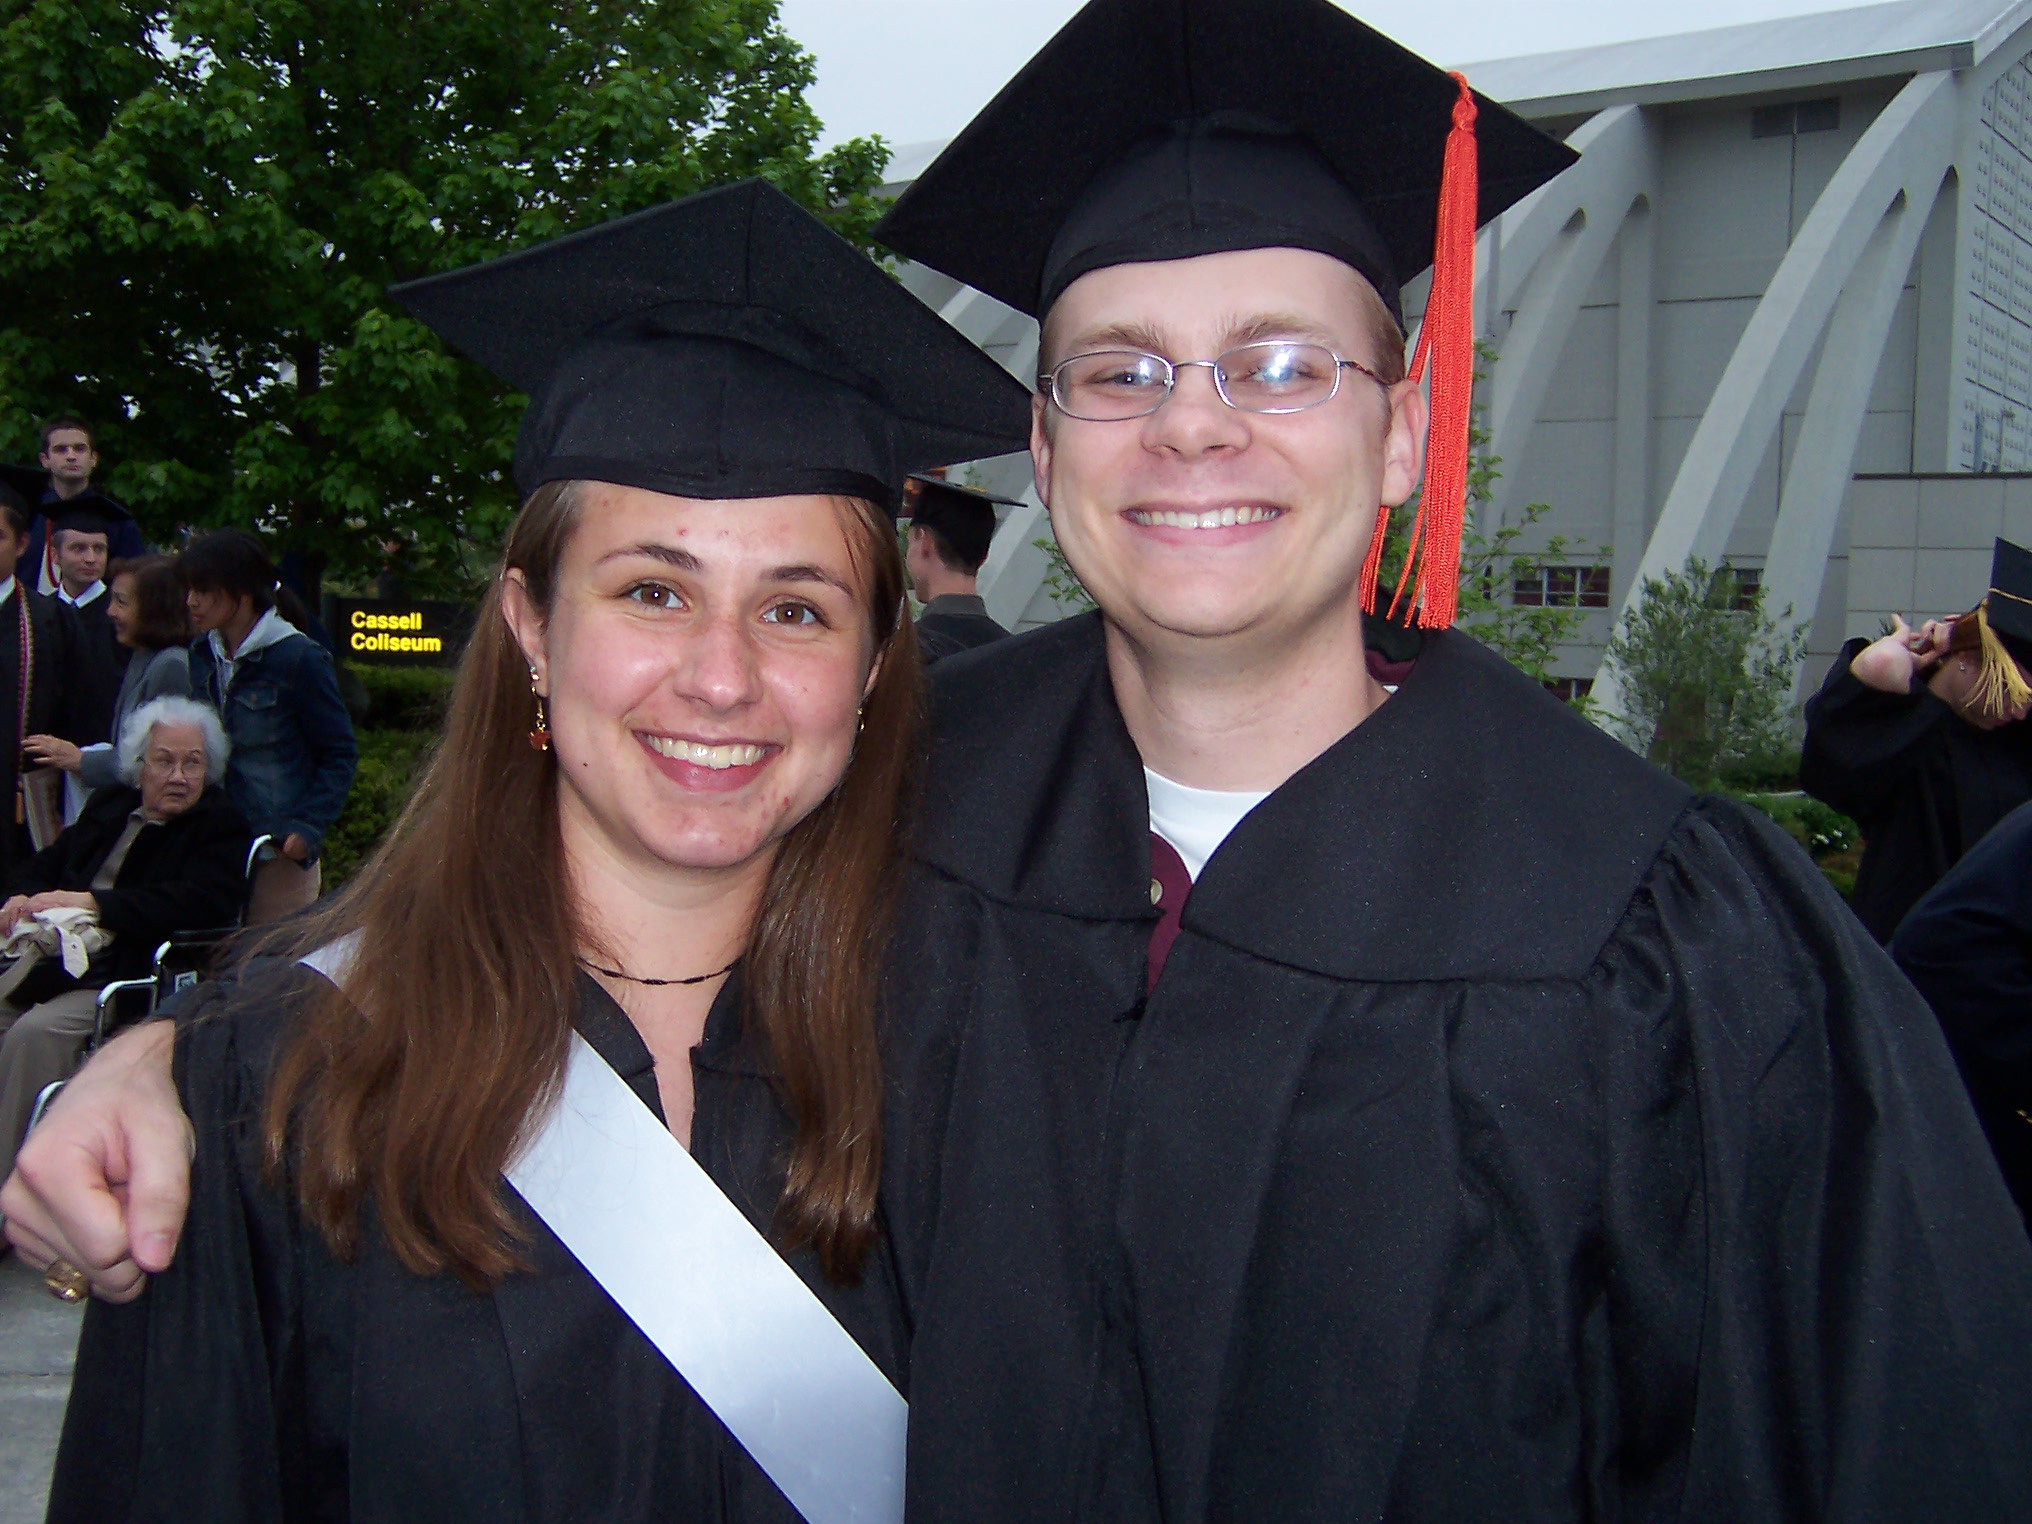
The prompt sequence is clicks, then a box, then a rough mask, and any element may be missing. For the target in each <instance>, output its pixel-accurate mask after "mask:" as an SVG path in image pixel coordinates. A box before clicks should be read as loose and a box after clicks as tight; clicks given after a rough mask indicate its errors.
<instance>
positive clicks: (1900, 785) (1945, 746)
mask: <svg viewBox="0 0 2032 1524" xmlns="http://www.w3.org/2000/svg"><path fill="white" fill-rule="evenodd" d="M1868 644H1869V642H1868V641H1865V640H1852V641H1850V642H1849V643H1848V644H1847V645H1845V646H1843V647H1842V649H1841V655H1840V656H1839V657H1837V658H1836V660H1835V664H1834V666H1833V667H1832V668H1831V669H1830V670H1829V672H1828V674H1827V680H1826V681H1825V682H1824V683H1822V684H1821V687H1820V691H1819V692H1818V693H1816V694H1815V695H1814V696H1813V697H1812V698H1810V699H1808V700H1807V702H1806V745H1805V747H1804V749H1803V751H1802V753H1801V755H1800V760H1799V786H1800V787H1801V788H1803V789H1805V790H1806V792H1807V793H1809V794H1811V795H1813V797H1814V798H1816V799H1819V800H1821V801H1822V802H1824V803H1826V804H1829V805H1832V806H1833V807H1834V808H1835V809H1838V810H1840V811H1841V812H1842V813H1843V814H1844V815H1847V816H1849V817H1850V818H1852V819H1853V820H1854V821H1855V822H1856V824H1857V825H1859V826H1861V827H1862V829H1863V841H1864V846H1863V861H1862V866H1861V867H1860V868H1859V869H1858V870H1857V873H1856V888H1855V892H1854V893H1853V894H1852V895H1850V896H1849V903H1850V904H1851V905H1853V906H1854V907H1855V911H1856V914H1857V915H1858V916H1859V917H1861V918H1862V922H1863V924H1864V925H1865V926H1867V927H1869V929H1870V935H1871V936H1873V937H1875V938H1876V939H1877V940H1878V941H1879V942H1888V941H1890V940H1891V933H1893V932H1894V931H1896V930H1897V929H1898V923H1899V922H1900V921H1901V920H1903V919H1904V918H1905V912H1906V911H1908V910H1910V909H1911V908H1912V907H1913V906H1914V905H1915V904H1917V903H1918V901H1919V896H1920V895H1922V894H1924V893H1925V892H1926V891H1927V890H1928V889H1931V888H1932V887H1933V886H1934V885H1935V884H1936V883H1938V882H1939V881H1940V876H1941V875H1942V874H1943V873H1945V872H1947V870H1948V869H1949V868H1952V867H1953V866H1954V865H1955V864H1956V863H1957V862H1959V861H1960V860H1961V856H1962V854H1963V853H1964V852H1966V851H1968V849H1969V848H1970V847H1973V846H1974V845H1975V844H1976V843H1977V842H1979V841H1981V840H1982V839H1983V836H1984V834H1985V833H1986V832H1988V830H1989V829H1990V827H1992V826H1994V825H1995V824H1996V823H1997V822H1998V821H2000V820H2002V819H2003V818H2004V817H2005V816H2006V815H2008V814H2010V813H2011V811H2013V810H2014V809H2016V808H2017V807H2018V806H2019V805H2021V804H2023V803H2025V802H2026V801H2027V800H2028V799H2032V723H2028V722H2022V721H2021V722H2019V723H2017V724H2013V725H2005V726H2002V727H2000V728H1999V729H1996V730H1979V729H1977V728H1976V727H1975V726H1974V725H1971V724H1969V722H1968V721H1966V720H1964V719H1963V718H1961V716H1960V715H1958V714H1956V713H1955V712H1954V710H1953V709H1951V708H1949V707H1948V705H1947V704H1946V703H1944V702H1943V701H1941V700H1940V699H1938V698H1935V697H1934V696H1933V694H1932V692H1931V691H1930V690H1928V689H1927V688H1926V687H1925V686H1924V685H1923V684H1920V683H1914V684H1913V686H1912V691H1911V692H1910V693H1884V692H1881V691H1880V690H1878V689H1875V688H1872V687H1870V686H1869V685H1868V684H1866V683H1862V682H1859V681H1857V679H1856V677H1855V674H1854V673H1852V672H1850V671H1849V663H1850V662H1851V661H1853V660H1855V656H1856V653H1857V652H1858V651H1860V650H1862V649H1863V647H1864V646H1866V645H1868Z"/></svg>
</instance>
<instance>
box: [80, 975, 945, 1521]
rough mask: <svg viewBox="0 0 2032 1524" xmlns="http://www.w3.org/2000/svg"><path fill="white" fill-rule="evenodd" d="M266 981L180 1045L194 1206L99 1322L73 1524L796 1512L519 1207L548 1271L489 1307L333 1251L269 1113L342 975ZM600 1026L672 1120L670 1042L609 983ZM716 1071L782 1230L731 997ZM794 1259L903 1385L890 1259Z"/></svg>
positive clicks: (746, 1180) (717, 1019) (769, 1144)
mask: <svg viewBox="0 0 2032 1524" xmlns="http://www.w3.org/2000/svg"><path fill="white" fill-rule="evenodd" d="M248 977H249V978H250V979H252V978H256V977H259V978H269V979H273V978H279V980H280V986H279V992H278V993H277V994H276V995H274V997H273V998H270V999H268V1000H267V1001H265V1002H263V1003H262V1004H261V1005H260V1006H259V1007H258V1008H256V1009H252V1010H250V1009H248V1008H247V1007H246V1004H245V1003H244V1002H242V1003H238V1004H240V1005H241V1009H240V1010H239V1011H238V1012H237V1013H236V1014H234V1015H231V1016H229V1017H227V1018H225V1019H220V1020H211V1021H204V1020H200V1021H198V1022H197V1023H195V1024H194V1025H192V1026H190V1027H189V1028H188V1029H187V1030H186V1031H185V1033H184V1034H183V1036H182V1037H181V1038H180V1040H179V1045H178V1046H179V1053H178V1060H177V1069H178V1083H179V1085H180V1087H181V1089H182V1092H183V1097H184V1104H185V1106H186V1108H187V1109H188V1110H189V1112H190V1116H191V1120H192V1123H193V1125H194V1126H195V1127H196V1129H197V1139H198V1147H197V1158H196V1162H195V1164H194V1166H193V1179H192V1200H191V1211H190V1216H189V1218H188V1220H187V1222H186V1224H185V1227H184V1232H183V1237H182V1240H181V1242H180V1247H179V1250H178V1255H177V1262H176V1264H175V1266H174V1267H173V1268H172V1269H170V1270H169V1271H168V1272H167V1273H165V1274H163V1275H160V1276H157V1277H156V1278H155V1279H154V1281H153V1282H152V1283H151V1284H150V1286H149V1288H148V1290H147V1292H146V1293H144V1295H143V1296H142V1297H141V1298H140V1299H139V1300H138V1301H136V1302H135V1303H133V1304H131V1305H130V1306H126V1307H113V1306H107V1305H104V1304H96V1303H95V1304H94V1305H93V1307H92V1308H91V1310H90V1312H89V1313H88V1314H87V1316H86V1319H85V1327H84V1333H83V1338H82V1342H81V1345H80V1348H79V1352H78V1364H77V1374H76V1377H75V1380H74V1383H73V1386H72V1393H71V1402H70V1408H69V1411H68V1412H67V1413H66V1414H65V1418H64V1431H63V1440H62V1444H61V1447H60V1449H59V1452H58V1456H57V1463H56V1474H55V1479H54V1482H53V1484H52V1488H51V1492H50V1511H49V1517H50V1519H51V1520H53V1521H58V1524H66V1521H73V1520H75V1521H78V1524H83V1521H86V1520H92V1521H105V1520H118V1519H143V1518H146V1519H205V1520H207V1521H219V1524H242V1521H256V1520H260V1521H271V1520H283V1519H288V1520H303V1519H319V1520H322V1519H346V1518H355V1519H372V1520H376V1521H384V1520H387V1521H395V1520H416V1521H418V1524H424V1521H429V1524H442V1521H444V1520H450V1519H456V1520H460V1521H473V1524H491V1521H503V1524H506V1521H528V1524H536V1521H547V1520H555V1519H601V1520H614V1521H621V1520H650V1519H670V1520H684V1521H688V1524H689V1521H695V1520H740V1521H767V1524H792V1521H795V1520H796V1519H797V1517H798V1515H797V1514H796V1512H795V1511H794V1510H793V1509H792V1508H791V1507H790V1505H789V1503H788V1502H786V1501H785V1500H784V1498H783V1496H782V1494H781V1493H779V1492H778V1491H777V1490H776V1488H775V1486H774V1484H773V1483H771V1482H770V1481H769V1480H768V1478H767V1477H766V1476H764V1475H763V1473H762V1472H761V1470H760V1469H759V1468H758V1467H757V1466H756V1465H755V1463H754V1462H753V1461H752V1460H751V1459H750V1458H749V1457H748V1455H747V1453H746V1452H745V1451H744V1450H742V1449H741V1448H740V1446H739V1445H738V1444H736V1443H735V1442H734V1440H733V1439H732V1438H731V1437H730V1436H729V1435H728V1434H727V1432H726V1430H725V1429H724V1428H723V1427H722V1426H721V1424H720V1422H719V1420H718V1419H717V1418H715V1417H714V1416H713V1414H712V1413H711V1412H710V1410H709V1409H707V1408H706V1407H705V1405H704V1404H703V1403H702V1402H700V1401H699V1399H698V1398H697V1397H696V1396H694V1395H693V1394H692V1392H691V1389H690V1388H689V1387H687V1386H686V1385H685V1384H684V1383H683V1382H682V1381H680V1380H679V1379H678V1377H677V1376H676V1375H675V1374H674V1373H673V1371H672V1370H671V1368H670V1366H669V1364H668V1363H667V1362H666V1361H665V1360H664V1358H663V1356H662V1355H660V1354H659V1353H657V1351H656V1350H655V1349H654V1348H653V1347H652V1346H651V1345H650V1344H649V1342H648V1341H647V1340H646V1339H645V1338H643V1336H642V1335H641V1333H640V1332H639V1331H637V1329H636V1328H635V1326H634V1325H633V1324H632V1323H630V1322H629V1321H628V1320H627V1319H626V1318H625V1317H624V1316H623V1314H622V1313H621V1311H620V1309H619V1308H617V1307H616V1306H615V1305H614V1303H613V1302H612V1301H611V1300H609V1299H608V1297H607V1295H606V1293H605V1292H604V1291H603V1290H602V1289H601V1288H600V1286H599V1285H598V1284H597V1283H596V1282H595V1281H593V1280H592V1279H591V1278H590V1277H589V1276H588V1275H587V1274H586V1273H585V1272H584V1270H582V1269H581V1268H580V1267H579V1265H578V1262H577V1261H576V1260H574V1259H573V1258H572V1257H571V1256H570V1254H569V1253H568V1252H567V1251H566V1249H565V1248H564V1246H563V1245H562V1244H560V1243H559V1242H558V1240H557V1239H556V1238H555V1237H554V1236H553V1235H552V1234H551V1233H550V1232H549V1230H548V1229H546V1228H545V1227H543V1225H542V1224H541V1223H540V1222H539V1221H537V1220H536V1219H535V1218H534V1217H533V1216H531V1215H529V1214H527V1213H526V1211H523V1209H522V1208H521V1206H520V1202H519V1200H516V1201H515V1205H516V1207H517V1209H518V1211H521V1212H522V1215H523V1216H524V1219H525V1221H526V1222H527V1224H528V1225H529V1230H530V1233H531V1235H532V1245H533V1247H532V1255H533V1260H534V1264H533V1268H532V1269H531V1270H530V1272H529V1273H526V1274H519V1275H516V1276H512V1277H510V1278H509V1279H507V1280H505V1281H504V1282H502V1283H501V1285H500V1286H498V1287H497V1288H496V1290H495V1291H494V1292H493V1293H492V1294H491V1295H482V1294H479V1293H476V1292H473V1291H470V1290H468V1289H466V1288H465V1287H464V1286H462V1285H460V1284H459V1283H458V1282H457V1281H455V1280H453V1279H451V1278H450V1277H436V1278H429V1279H426V1278H421V1277H418V1276H414V1275H411V1274H410V1273H408V1272H407V1271H405V1270H404V1269H402V1268H401V1266H400V1265H399V1264H398V1263H397V1262H396V1261H395V1260H394V1258H393V1257H392V1256H391V1255H390V1254H389V1253H388V1251H387V1249H386V1248H385V1246H384V1245H383V1244H382V1243H381V1241H380V1239H379V1237H378V1236H377V1235H375V1234H374V1233H373V1232H372V1231H371V1227H370V1229H369V1232H368V1235H367V1240H366V1244H365V1246H364V1248H363V1251H362V1253H361V1254H360V1256H359V1258H358V1260H357V1261H356V1262H355V1263H353V1264H350V1265H348V1264H342V1263H339V1262H338V1261H336V1260H334V1259H333V1258H332V1256H331V1255H330V1254H329V1253H328V1252H327V1251H326V1249H325V1247H324V1245H323V1242H322V1240H321V1239H319V1238H318V1237H317V1236H316V1234H315V1233H314V1232H313V1231H311V1230H310V1229H308V1228H306V1227H305V1226H304V1225H303V1223H302V1222H301V1221H300V1220H299V1219H298V1218H297V1216H296V1214H295V1213H294V1212H292V1211H291V1210H290V1209H289V1208H288V1206H287V1205H286V1204H285V1202H284V1200H283V1198H282V1197H280V1196H279V1195H278V1194H277V1193H276V1192H275V1191H273V1190H271V1189H270V1188H269V1187H268V1186H267V1185H266V1184H264V1182H263V1180H262V1177H261V1171H260V1147H259V1137H258V1120H257V1119H256V1110H257V1096H258V1094H259V1083H258V1081H259V1077H260V1076H261V1075H263V1074H264V1073H265V1072H266V1068H267V1064H268V1061H269V1056H270V1052H271V1050H272V1048H273V1045H274V1042H275V1039H276V1037H277V1035H278V1032H279V1031H280V1030H281V1029H282V1028H283V1027H284V1026H285V1025H286V1023H287V1014H286V1011H287V1008H288V1007H289V1006H290V1005H291V1004H293V1003H294V1001H296V1000H297V999H300V998H301V996H302V994H303V992H304V991H305V990H306V989H307V988H310V987H311V986H309V985H308V983H307V981H310V980H312V979H315V978H316V977H317V976H315V975H313V974H310V973H308V972H307V971H305V970H302V969H300V968H291V969H288V970H286V971H285V972H283V973H281V974H280V975H279V976H278V975H276V974H274V973H272V972H270V973H263V974H258V975H249V976H248ZM212 1003H213V1005H214V1007H216V1005H217V997H216V996H213V999H212ZM577 1025H578V1028H579V1031H580V1032H581V1034H582V1035H584V1037H585V1038H586V1040H587V1041H588V1042H589V1043H591V1044H592V1045H593V1047H594V1048H595V1049H597V1050H598V1052H599V1053H600V1055H601V1057H603V1058H605V1059H606V1060H607V1062H608V1063H610V1064H612V1065H613V1066H614V1068H615V1070H616V1071H617V1072H618V1073H620V1074H621V1076H622V1077H623V1078H625V1079H626V1080H627V1081H628V1082H629V1085H630V1086H631V1087H632V1088H633V1089H634V1091H635V1093H636V1094H637V1095H638V1096H640V1097H641V1099H642V1101H643V1103H644V1104H645V1105H648V1106H649V1107H651V1108H652V1109H657V1107H658V1102H657V1094H656V1085H655V1079H654V1075H653V1073H652V1067H651V1062H650V1057H649V1053H648V1050H647V1049H646V1048H645V1047H644V1046H643V1045H642V1041H641V1039H640V1037H639V1036H638V1035H637V1034H636V1032H635V1029H634V1027H633V1026H632V1025H630V1024H629V1022H628V1020H627V1018H626V1017H625V1016H623V1015H622V1014H621V1012H620V1010H619V1008H618V1007H616V1006H615V1005H614V1004H613V1002H612V1001H611V1000H609V999H608V998H607V996H606V995H605V993H604V992H602V991H600V990H599V989H598V987H597V986H596V985H594V984H593V983H592V982H591V981H590V980H585V981H582V990H581V1003H580V1008H579V1013H578V1017H577ZM692 1074H693V1081H694V1084H695V1086H696V1091H695V1095H696V1113H695V1116H694V1119H693V1124H692V1126H693V1137H692V1150H693V1154H694V1156H695V1157H696V1158H697V1159H698V1160H699V1162H700V1163H701V1164H702V1165H704V1166H705V1168H706V1171H707V1173H709V1174H710V1175H711V1176H712V1178H713V1179H714V1181H715V1182H716V1183H717V1184H718V1185H719V1186H720V1187H721V1189H722V1190H724V1191H726V1192H727V1194H728V1195H729V1197H730V1198H731V1199H732V1200H733V1201H734V1202H736V1203H737V1204H738V1205H739V1206H740V1207H741V1209H742V1211H743V1212H745V1213H746V1214H747V1215H748V1218H749V1220H750V1221H751V1222H753V1223H755V1224H756V1226H757V1227H758V1228H759V1229H762V1230H763V1231H765V1232H766V1231H768V1228H769V1223H770V1218H771V1214H772V1213H773V1212H774V1210H775V1204H776V1200H777V1198H778V1195H779V1192H780V1187H781V1174H780V1169H779V1159H780V1156H781V1154H782V1151H783V1148H784V1145H785V1143H786V1140H787V1139H788V1137H789V1136H790V1123H789V1121H788V1120H787V1118H786V1116H785V1114H784V1112H783V1111H782V1109H781V1107H780V1106H779V1105H778V1103H777V1100H776V1097H775V1094H774V1092H773V1091H772V1090H771V1088H770V1085H769V1082H768V1080H767V1079H766V1077H765V1073H764V1070H763V1068H762V1066H761V1065H759V1064H758V1063H757V1062H756V1061H755V1058H754V1056H753V1055H752V1054H751V1053H750V1052H749V1051H748V1049H747V1048H746V1047H745V1046H744V1045H743V1043H742V1042H741V1037H740V1029H739V1018H738V997H737V995H736V994H735V993H734V991H733V988H732V983H731V982H730V984H729V987H728V989H727V990H726V991H723V992H722V995H721V998H720V1000H719V1001H718V1002H717V1003H716V1004H715V1006H714V1008H713V1013H712V1016H711V1018H710V1020H709V1022H708V1024H707V1028H706V1035H705V1040H704V1042H703V1043H702V1044H701V1045H700V1046H699V1047H698V1048H697V1049H696V1050H694V1053H693V1061H692ZM660 1114H661V1113H660V1110H659V1115H660ZM511 1200H515V1198H513V1197H512V1196H511ZM787 1257H788V1258H789V1260H790V1262H791V1264H792V1265H794V1266H795V1267H796V1269H797V1271H798V1273H799V1274H800V1275H802V1276H803V1277H804V1279H805V1281H806V1282H807V1283H808V1284H810V1285H811V1286H812V1288H813V1289H814V1290H815V1291H816V1292H817V1293H818V1295H819V1296H820V1298H821V1299H822V1300H823V1301H824V1302H825V1303H826V1305H827V1306H828V1307H829V1308H830V1309H831V1310H832V1311H833V1313H834V1315H835V1316H837V1317H838V1318H839V1319H840V1320H841V1322H842V1323H843V1324H844V1325H845V1326H846V1327H847V1329H848V1330H849V1331H850V1332H851V1333H852V1334H853V1335H854V1337H855V1338H856V1339H857V1340H859V1341H860V1343H861V1346H862V1348H864V1349H866V1350H867V1351H868V1353H869V1354H870V1355H871V1356H872V1357H873V1358H874V1360H875V1361H876V1363H877V1364H879V1365H880V1366H881V1367H882V1368H883V1370H884V1371H885V1372H887V1373H888V1374H889V1375H890V1377H891V1379H897V1378H898V1377H899V1376H900V1373H901V1372H900V1367H901V1352H902V1350H903V1347H904V1343H905V1338H904V1331H903V1329H902V1328H901V1326H900V1324H899V1322H898V1315H897V1305H898V1303H897V1298H896V1294H895V1290H894V1286H895V1281H894V1275H893V1269H892V1266H891V1264H890V1262H889V1259H888V1257H887V1250H886V1249H885V1248H883V1247H880V1246H878V1247H877V1248H876V1249H875V1250H874V1251H873V1252H872V1253H871V1254H870V1256H869V1258H868V1260H867V1263H866V1269H865V1274H864V1277H863V1280H862V1282H861V1284H860V1285H859V1286H858V1287H855V1288H852V1289H843V1288H840V1287H836V1286H832V1285H830V1284H828V1283H827V1282H825V1280H824V1279H823V1278H822V1276H821V1275H820V1274H819V1272H818V1269H817V1266H816V1262H815V1260H814V1257H813V1256H812V1255H811V1254H810V1252H809V1251H800V1252H795V1253H792V1254H790V1255H789V1256H787Z"/></svg>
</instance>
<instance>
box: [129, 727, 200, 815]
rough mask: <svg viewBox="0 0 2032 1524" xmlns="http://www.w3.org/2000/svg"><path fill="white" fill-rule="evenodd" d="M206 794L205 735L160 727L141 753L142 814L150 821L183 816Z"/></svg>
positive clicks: (192, 728)
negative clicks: (201, 795)
mask: <svg viewBox="0 0 2032 1524" xmlns="http://www.w3.org/2000/svg"><path fill="white" fill-rule="evenodd" d="M204 791H205V733H204V732H203V731H202V730H200V729H199V728H198V727H197V726H195V725H169V724H158V725H157V726H156V727H155V728H154V729H153V730H151V731H150V732H149V733H148V745H147V747H146V748H145V749H144V750H143V751H142V753H141V810H142V813H143V814H145V815H147V816H148V818H149V819H151V820H167V819H169V817H170V816H172V815H181V814H182V813H183V812H184V811H185V810H187V809H189V808H190V807H191V806H192V805H194V804H196V803H197V802H198V796H199V795H200V794H202V793H203V792H204Z"/></svg>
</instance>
